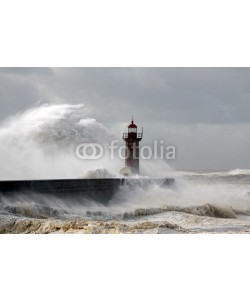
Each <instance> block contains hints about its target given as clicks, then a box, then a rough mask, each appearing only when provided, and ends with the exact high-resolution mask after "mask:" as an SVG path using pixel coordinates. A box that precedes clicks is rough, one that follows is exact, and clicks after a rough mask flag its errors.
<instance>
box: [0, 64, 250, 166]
mask: <svg viewBox="0 0 250 300" xmlns="http://www.w3.org/2000/svg"><path fill="white" fill-rule="evenodd" d="M44 102H51V103H54V102H57V103H58V102H59V103H60V102H61V103H63V102H66V103H84V104H85V105H86V106H87V107H88V108H89V110H90V114H91V116H93V117H95V118H97V119H98V121H100V122H102V123H103V124H104V125H106V126H107V127H110V128H111V129H112V130H113V131H114V132H115V133H117V134H120V131H121V130H123V128H124V125H125V123H126V122H128V121H129V120H130V117H131V115H132V114H133V115H134V116H135V118H136V121H137V122H138V123H139V124H138V125H141V126H142V125H143V126H144V128H145V142H150V141H152V139H153V138H155V137H156V138H162V139H165V140H167V141H169V143H173V144H175V145H176V146H177V148H178V154H179V156H178V159H177V160H176V162H175V163H174V166H177V167H180V168H182V167H185V168H224V169H226V168H237V167H241V168H243V167H245V168H248V167H250V162H249V159H248V153H249V150H250V142H248V137H249V133H250V132H249V125H250V124H249V123H250V69H249V68H52V69H50V68H2V69H0V104H1V111H0V119H4V118H5V117H7V116H8V115H11V114H14V113H16V112H17V111H20V110H24V109H26V108H28V107H31V106H33V105H37V103H44Z"/></svg>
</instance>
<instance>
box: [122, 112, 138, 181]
mask: <svg viewBox="0 0 250 300" xmlns="http://www.w3.org/2000/svg"><path fill="white" fill-rule="evenodd" d="M142 137H143V129H142V132H141V133H137V126H136V124H135V123H134V120H133V118H132V121H131V123H130V124H129V125H128V131H127V132H125V133H123V140H124V141H125V143H126V155H125V168H123V170H122V171H123V172H122V173H123V174H124V175H127V176H128V175H130V174H139V152H140V151H139V142H140V141H141V140H142Z"/></svg>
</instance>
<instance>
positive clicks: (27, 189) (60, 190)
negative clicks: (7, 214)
mask: <svg viewBox="0 0 250 300" xmlns="http://www.w3.org/2000/svg"><path fill="white" fill-rule="evenodd" d="M174 182H175V181H174V179H172V178H138V179H137V178H102V179H49V180H6V181H0V193H1V194H2V195H3V196H7V195H13V194H16V193H39V194H49V195H53V196H57V197H62V198H64V199H65V198H70V199H72V197H74V198H75V199H81V198H82V197H84V198H85V199H86V198H87V199H90V200H91V199H94V200H95V201H98V202H101V203H104V204H107V203H108V201H109V200H110V199H111V198H112V197H113V195H114V193H115V192H117V191H118V190H119V188H120V187H122V186H128V187H130V188H133V187H136V186H140V187H143V188H146V187H147V186H150V185H152V184H157V185H159V186H166V187H167V186H172V185H173V184H174Z"/></svg>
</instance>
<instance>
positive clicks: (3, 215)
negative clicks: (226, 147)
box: [0, 104, 250, 234]
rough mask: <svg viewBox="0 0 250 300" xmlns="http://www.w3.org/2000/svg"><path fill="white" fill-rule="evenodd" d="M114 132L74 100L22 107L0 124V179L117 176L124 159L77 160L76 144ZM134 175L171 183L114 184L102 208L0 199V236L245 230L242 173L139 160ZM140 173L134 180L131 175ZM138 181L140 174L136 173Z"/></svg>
mask: <svg viewBox="0 0 250 300" xmlns="http://www.w3.org/2000/svg"><path fill="white" fill-rule="evenodd" d="M113 138H114V137H113V136H112V134H111V133H110V132H109V130H108V129H107V128H105V127H104V126H103V125H102V124H100V123H98V122H97V121H96V120H95V119H91V118H88V117H87V116H86V112H85V110H84V107H83V106H82V105H66V104H64V105H47V106H41V107H37V108H33V109H30V110H28V111H25V112H23V113H20V114H18V115H16V116H13V117H11V118H9V119H8V120H6V121H5V122H3V123H2V124H1V126H0V144H1V149H0V163H1V169H0V180H18V179H45V178H50V179H54V178H108V177H119V176H120V175H119V172H118V171H119V170H120V169H121V168H122V166H123V165H124V161H120V160H119V159H113V160H112V161H111V160H110V159H109V157H108V155H106V156H104V157H103V158H101V159H98V160H96V161H91V162H89V161H79V159H78V158H77V157H76V155H75V153H74V149H75V147H76V146H77V145H78V144H79V143H82V142H86V141H88V142H89V141H92V142H95V143H97V142H98V143H100V144H105V143H106V144H108V143H109V142H110V141H111V140H112V139H113ZM141 169H142V174H144V176H153V177H157V176H159V177H171V178H175V185H174V186H173V187H165V188H163V187H160V186H158V185H157V184H153V185H151V186H149V187H147V189H145V188H144V189H143V188H141V187H137V188H135V189H133V190H131V189H129V188H128V187H121V188H120V190H119V191H118V192H117V193H116V194H115V195H114V197H113V198H112V199H111V200H110V202H109V204H108V205H107V206H105V205H103V204H100V203H97V202H95V201H93V200H85V201H84V204H83V202H82V201H78V202H76V201H74V199H72V201H66V200H63V199H59V198H56V197H53V196H45V195H37V194H25V195H24V194H16V195H13V196H3V195H2V196H1V197H0V233H101V234H102V233H126V234H127V233H135V234H172V233H174V234H186V233H190V234H191V233H192V234H194V233H249V232H250V170H247V169H236V170H232V171H211V170H206V171H199V172H198V171H176V170H173V169H171V168H170V167H169V166H168V165H167V164H165V163H163V162H161V161H160V162H157V161H150V162H146V161H145V162H144V161H142V162H141ZM139 178H140V177H139ZM141 178H143V176H141Z"/></svg>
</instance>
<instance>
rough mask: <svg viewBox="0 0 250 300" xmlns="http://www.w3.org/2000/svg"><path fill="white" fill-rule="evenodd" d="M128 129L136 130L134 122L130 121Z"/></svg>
mask: <svg viewBox="0 0 250 300" xmlns="http://www.w3.org/2000/svg"><path fill="white" fill-rule="evenodd" d="M128 128H137V126H136V125H135V124H134V121H133V120H132V121H131V124H130V125H128Z"/></svg>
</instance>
